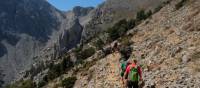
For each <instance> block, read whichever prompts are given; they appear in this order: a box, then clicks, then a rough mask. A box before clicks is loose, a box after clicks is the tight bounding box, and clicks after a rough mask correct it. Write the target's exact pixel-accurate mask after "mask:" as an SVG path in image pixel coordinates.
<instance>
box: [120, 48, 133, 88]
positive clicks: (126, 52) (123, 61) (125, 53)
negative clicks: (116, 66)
mask: <svg viewBox="0 0 200 88" xmlns="http://www.w3.org/2000/svg"><path fill="white" fill-rule="evenodd" d="M120 53H121V58H120V68H121V73H120V76H121V80H122V82H123V84H125V80H124V78H123V77H124V73H125V71H126V68H127V67H128V66H129V65H130V64H131V62H128V61H127V60H128V59H129V57H130V56H131V53H132V49H131V47H129V46H127V47H121V50H120ZM125 86H126V84H125Z"/></svg>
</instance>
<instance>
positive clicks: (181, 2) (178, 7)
mask: <svg viewBox="0 0 200 88" xmlns="http://www.w3.org/2000/svg"><path fill="white" fill-rule="evenodd" d="M187 1H188V0H181V1H180V2H179V3H177V4H176V5H175V7H176V9H177V10H178V9H180V8H181V7H182V6H184V5H185V4H186V2H187Z"/></svg>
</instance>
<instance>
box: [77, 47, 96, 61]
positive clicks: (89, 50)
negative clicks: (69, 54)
mask: <svg viewBox="0 0 200 88" xmlns="http://www.w3.org/2000/svg"><path fill="white" fill-rule="evenodd" d="M94 53H95V49H94V48H92V47H90V48H87V49H85V50H83V51H81V52H79V53H78V54H77V57H78V59H82V60H84V59H87V58H88V57H90V56H92V55H93V54H94Z"/></svg>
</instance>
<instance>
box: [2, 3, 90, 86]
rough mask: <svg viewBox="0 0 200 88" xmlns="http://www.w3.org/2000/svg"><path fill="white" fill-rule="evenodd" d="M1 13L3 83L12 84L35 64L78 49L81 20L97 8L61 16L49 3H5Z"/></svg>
mask: <svg viewBox="0 0 200 88" xmlns="http://www.w3.org/2000/svg"><path fill="white" fill-rule="evenodd" d="M0 9H1V10H0V19H1V21H0V70H2V71H1V74H2V75H3V76H0V80H3V81H4V82H5V83H9V82H11V81H13V80H15V79H17V78H19V77H20V75H21V74H20V72H22V71H25V70H27V69H29V68H30V67H31V66H32V64H33V63H37V62H41V61H46V60H51V59H54V58H55V57H57V56H59V54H60V52H62V51H65V50H69V49H70V48H72V47H74V46H76V44H78V43H79V42H80V39H81V33H82V29H83V28H82V25H81V24H80V21H79V19H81V17H83V16H85V15H87V14H88V13H89V12H90V11H91V10H92V9H93V8H91V7H90V8H82V7H76V8H75V9H74V10H73V11H71V12H70V11H69V12H61V11H59V10H57V9H55V8H54V7H53V6H51V5H50V4H49V3H48V2H47V1H46V0H18V1H13V0H2V1H1V3H0ZM85 19H86V18H85ZM0 84H1V83H0Z"/></svg>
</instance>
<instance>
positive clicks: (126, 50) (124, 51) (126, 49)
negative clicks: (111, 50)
mask: <svg viewBox="0 0 200 88" xmlns="http://www.w3.org/2000/svg"><path fill="white" fill-rule="evenodd" d="M119 51H120V53H121V56H122V57H123V58H126V59H127V60H128V58H129V57H130V56H131V54H132V48H131V47H130V46H122V47H120V50H119Z"/></svg>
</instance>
